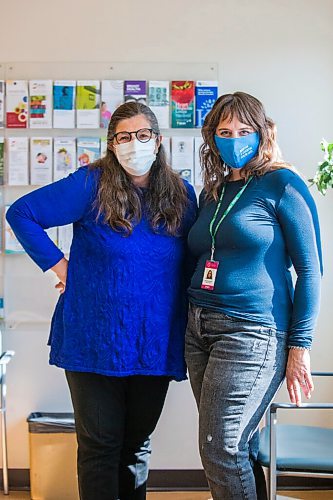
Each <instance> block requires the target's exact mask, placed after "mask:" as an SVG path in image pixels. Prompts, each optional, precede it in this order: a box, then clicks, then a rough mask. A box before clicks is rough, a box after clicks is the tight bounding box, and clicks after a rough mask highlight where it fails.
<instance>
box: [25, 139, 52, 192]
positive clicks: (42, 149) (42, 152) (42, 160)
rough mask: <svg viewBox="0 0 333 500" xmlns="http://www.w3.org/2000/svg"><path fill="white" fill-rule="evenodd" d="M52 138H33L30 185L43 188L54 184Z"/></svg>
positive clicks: (31, 144) (31, 142)
mask: <svg viewBox="0 0 333 500" xmlns="http://www.w3.org/2000/svg"><path fill="white" fill-rule="evenodd" d="M52 153H53V152H52V138H51V137H31V140H30V184H32V185H33V186H43V185H45V184H50V183H51V182H52Z"/></svg>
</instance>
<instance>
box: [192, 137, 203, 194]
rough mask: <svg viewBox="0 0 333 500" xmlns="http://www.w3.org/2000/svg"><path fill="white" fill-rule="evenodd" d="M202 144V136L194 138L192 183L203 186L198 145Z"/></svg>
mask: <svg viewBox="0 0 333 500" xmlns="http://www.w3.org/2000/svg"><path fill="white" fill-rule="evenodd" d="M202 144H203V138H202V137H195V138H194V185H195V186H203V180H202V171H201V162H200V154H199V151H200V147H201V145H202Z"/></svg>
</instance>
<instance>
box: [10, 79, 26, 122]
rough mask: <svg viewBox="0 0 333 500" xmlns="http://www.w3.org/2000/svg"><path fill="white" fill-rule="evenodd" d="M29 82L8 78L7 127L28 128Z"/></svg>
mask: <svg viewBox="0 0 333 500" xmlns="http://www.w3.org/2000/svg"><path fill="white" fill-rule="evenodd" d="M27 123H28V82H27V81H26V80H7V82H6V127H7V128H27Z"/></svg>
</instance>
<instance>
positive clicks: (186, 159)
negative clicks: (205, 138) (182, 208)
mask: <svg viewBox="0 0 333 500" xmlns="http://www.w3.org/2000/svg"><path fill="white" fill-rule="evenodd" d="M193 146H194V137H173V138H172V145H171V164H172V169H173V170H175V171H176V172H178V173H179V175H180V176H181V177H182V178H183V179H186V180H187V181H188V182H190V183H191V184H193V180H194V179H193V177H194V176H193V161H194V158H193Z"/></svg>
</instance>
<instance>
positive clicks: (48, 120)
mask: <svg viewBox="0 0 333 500" xmlns="http://www.w3.org/2000/svg"><path fill="white" fill-rule="evenodd" d="M52 88H53V85H52V80H30V81H29V125H30V128H52Z"/></svg>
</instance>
